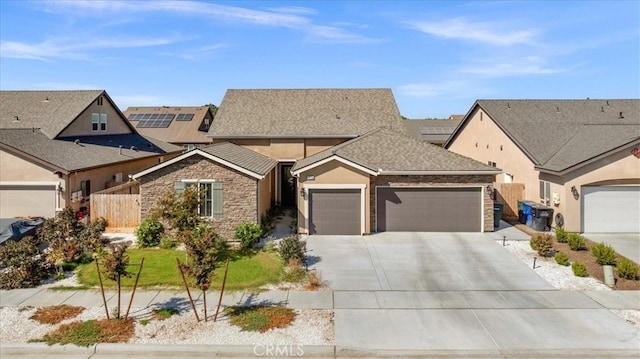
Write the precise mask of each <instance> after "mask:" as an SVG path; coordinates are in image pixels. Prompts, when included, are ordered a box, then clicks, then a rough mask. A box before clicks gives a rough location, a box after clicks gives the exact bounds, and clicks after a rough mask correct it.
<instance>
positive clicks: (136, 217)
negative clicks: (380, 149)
mask: <svg viewBox="0 0 640 359" xmlns="http://www.w3.org/2000/svg"><path fill="white" fill-rule="evenodd" d="M90 204H91V207H90V210H91V212H90V213H91V218H92V219H94V220H95V219H97V218H100V217H102V218H104V219H106V220H107V227H108V228H112V229H114V228H135V227H137V226H138V225H139V224H140V193H139V184H138V183H137V182H132V183H126V184H123V185H120V186H117V187H113V188H108V189H106V190H104V191H100V192H96V193H92V194H91V197H90Z"/></svg>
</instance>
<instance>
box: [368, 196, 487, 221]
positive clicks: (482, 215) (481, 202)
mask: <svg viewBox="0 0 640 359" xmlns="http://www.w3.org/2000/svg"><path fill="white" fill-rule="evenodd" d="M378 188H399V189H403V188H409V189H421V188H424V189H436V188H438V189H440V188H442V189H455V188H480V232H484V227H485V223H484V222H485V221H484V211H485V208H484V207H485V206H484V196H485V191H486V188H485V186H376V191H375V192H376V193H375V200H376V203H375V205H374V206H373V211H374V216H373V218H374V220H375V221H376V223H375V229H376V232H378V213H377V210H378ZM490 225H493V223H490Z"/></svg>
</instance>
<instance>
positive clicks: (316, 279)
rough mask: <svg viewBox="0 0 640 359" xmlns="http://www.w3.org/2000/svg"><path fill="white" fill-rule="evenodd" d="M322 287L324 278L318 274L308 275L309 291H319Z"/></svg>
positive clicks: (311, 273) (309, 273)
mask: <svg viewBox="0 0 640 359" xmlns="http://www.w3.org/2000/svg"><path fill="white" fill-rule="evenodd" d="M321 286H322V276H321V275H320V273H318V272H308V273H307V289H309V290H317V289H319V288H320V287H321Z"/></svg>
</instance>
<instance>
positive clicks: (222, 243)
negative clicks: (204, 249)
mask: <svg viewBox="0 0 640 359" xmlns="http://www.w3.org/2000/svg"><path fill="white" fill-rule="evenodd" d="M213 248H214V249H215V252H216V260H217V261H218V262H222V261H225V260H227V258H229V255H230V254H231V248H230V247H229V242H227V240H226V239H224V238H222V237H220V236H218V237H216V239H215V240H214V242H213Z"/></svg>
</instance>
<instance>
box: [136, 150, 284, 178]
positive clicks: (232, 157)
mask: <svg viewBox="0 0 640 359" xmlns="http://www.w3.org/2000/svg"><path fill="white" fill-rule="evenodd" d="M195 155H199V156H202V157H204V158H208V159H210V160H212V161H214V162H217V163H220V164H222V165H224V166H227V167H230V168H232V169H234V170H236V171H239V172H242V173H244V174H246V175H249V176H251V177H253V178H255V179H263V178H264V177H265V176H266V175H267V174H269V172H270V171H271V170H272V169H273V168H274V167H275V166H276V165H277V164H278V161H276V160H274V159H271V158H269V157H267V156H263V155H261V154H259V153H257V152H254V151H251V150H249V149H246V148H244V147H241V146H238V145H235V144H233V143H230V142H222V143H218V144H215V145H212V146H208V147H201V148H195V149H193V150H191V151H188V152H186V153H184V154H182V155H180V156H178V157H174V158H172V159H171V160H169V161H165V162H163V163H160V164H158V165H156V166H153V167H151V168H148V169H146V170H144V171H141V172H138V173H136V174H134V175H133V176H132V177H133V178H134V179H138V178H140V177H143V176H146V175H148V174H149V173H152V172H155V171H157V170H159V169H161V168H165V167H167V166H169V165H172V164H174V163H177V162H180V161H182V160H183V159H185V158H189V157H191V156H195Z"/></svg>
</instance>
